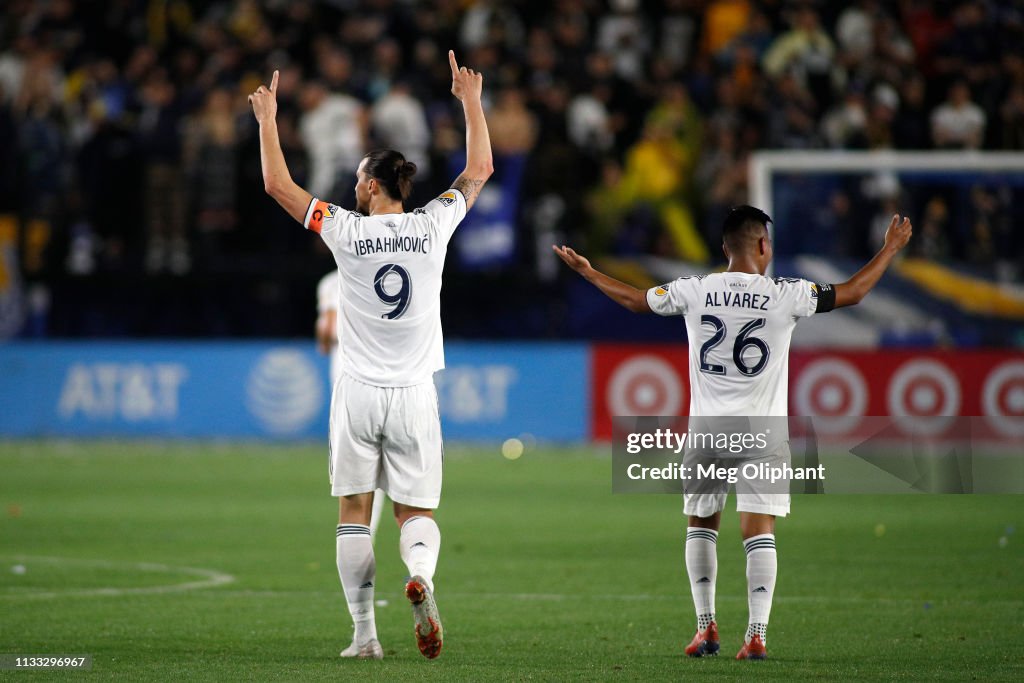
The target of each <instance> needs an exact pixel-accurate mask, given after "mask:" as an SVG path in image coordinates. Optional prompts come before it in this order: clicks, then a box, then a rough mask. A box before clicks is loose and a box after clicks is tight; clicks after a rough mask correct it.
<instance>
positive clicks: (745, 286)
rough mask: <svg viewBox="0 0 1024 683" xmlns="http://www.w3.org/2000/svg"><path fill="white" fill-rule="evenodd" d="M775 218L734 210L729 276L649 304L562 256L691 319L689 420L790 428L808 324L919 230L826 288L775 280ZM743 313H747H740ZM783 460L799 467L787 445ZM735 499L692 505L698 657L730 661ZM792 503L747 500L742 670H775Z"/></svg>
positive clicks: (606, 289)
mask: <svg viewBox="0 0 1024 683" xmlns="http://www.w3.org/2000/svg"><path fill="white" fill-rule="evenodd" d="M770 222H771V218H769V217H768V215H767V214H766V213H764V212H763V211H761V210H760V209H757V208H755V207H752V206H738V207H735V208H733V209H732V210H731V211H730V212H729V214H728V216H727V217H726V219H725V224H724V226H723V231H722V249H723V251H724V252H725V256H726V258H727V259H728V261H729V265H728V268H727V269H726V271H725V272H722V273H712V274H710V275H702V276H696V277H683V278H679V279H678V280H675V281H674V282H670V283H668V284H666V285H662V286H660V287H654V288H651V289H649V290H647V291H646V292H644V291H642V290H639V289H636V288H635V287H631V286H630V285H627V284H625V283H624V282H620V281H618V280H615V279H613V278H611V277H608V276H607V275H604V274H603V273H600V272H598V271H597V270H594V268H592V267H591V265H590V262H589V261H588V260H587V259H586V258H584V257H583V256H581V255H579V254H577V253H576V252H575V251H573V250H572V249H570V248H569V247H566V246H562V247H554V250H555V251H556V252H557V253H558V255H559V256H560V257H561V259H562V260H563V261H565V263H566V264H568V265H569V267H570V268H572V269H573V270H575V271H576V272H578V273H579V274H580V275H582V276H583V277H584V278H585V279H586V280H587V281H588V282H591V283H592V284H594V285H595V286H597V288H598V289H600V290H601V291H602V292H603V293H604V294H606V295H607V296H608V297H610V298H611V299H612V300H614V301H615V302H617V303H619V304H621V305H622V306H624V307H626V308H628V309H629V310H631V311H633V312H635V313H650V312H652V311H653V312H654V313H657V314H659V315H666V316H667V315H681V316H683V318H684V319H685V321H686V335H687V339H688V343H689V366H690V371H689V375H690V416H691V418H692V417H701V416H709V417H710V416H786V415H787V410H788V406H787V404H788V397H789V390H788V385H789V344H790V339H791V337H792V334H793V329H794V327H795V326H796V323H797V320H799V319H800V318H806V317H809V316H811V315H814V314H815V313H824V312H827V311H831V310H832V309H834V308H839V307H842V306H852V305H854V304H857V303H859V302H860V300H861V299H863V298H864V297H865V296H866V295H867V293H868V292H870V291H871V289H872V288H874V286H875V284H877V283H878V280H879V279H880V278H881V277H882V274H883V273H884V272H885V270H886V268H888V266H889V263H890V262H891V261H892V259H893V257H894V256H895V255H896V254H897V252H899V250H900V249H902V248H903V247H905V246H906V244H907V242H908V241H909V240H910V235H911V230H912V228H911V224H910V220H909V219H908V218H903V219H902V221H901V220H900V217H899V216H893V218H892V222H891V223H890V224H889V229H888V230H887V232H886V234H885V245H884V246H883V247H882V249H881V250H880V251H879V252H878V253H877V254H876V255H875V256H874V258H872V259H871V260H870V261H869V262H868V264H867V265H865V266H864V267H863V268H861V269H860V270H859V271H858V272H857V273H856V274H855V275H854V276H853V277H852V278H850V279H849V280H848V281H846V282H844V283H842V284H837V285H829V284H815V283H812V282H808V281H807V280H801V279H795V278H769V277H766V276H765V271H766V270H767V268H768V264H769V263H770V262H771V260H772V242H771V238H770V236H769V234H768V224H769V223H770ZM736 304H739V305H736ZM780 448H781V449H783V452H782V453H777V454H776V455H777V456H779V457H788V454H789V450H788V448H789V446H788V442H787V443H784V444H782V446H781V447H780ZM725 501H726V494H725V493H696V494H685V495H684V502H683V511H684V514H686V515H687V516H688V526H687V530H686V570H687V573H688V574H689V578H690V589H691V592H692V594H693V602H694V606H695V608H696V612H697V633H696V635H695V636H694V637H693V641H692V642H691V643H690V644H689V645H688V646H687V647H686V654H688V655H690V656H692V657H700V656H702V655H714V654H717V653H718V650H719V640H718V626H717V624H716V622H715V580H716V575H717V573H718V555H717V542H718V528H719V525H720V522H721V512H722V510H723V509H724V508H725ZM789 503H790V501H789V494H788V493H765V492H761V493H758V492H757V491H752V492H746V493H739V492H737V495H736V509H737V510H738V511H739V513H740V533H741V535H742V537H743V547H744V550H745V551H746V556H747V604H748V607H749V610H750V613H749V620H748V625H747V632H746V635H745V637H744V644H743V647H742V648H741V649H740V651H739V653H738V654H737V655H736V658H737V659H765V658H766V657H767V656H768V655H767V649H766V646H765V642H766V639H767V633H766V631H767V626H768V616H769V613H770V612H771V607H772V597H773V594H774V591H775V579H776V574H777V560H776V557H777V556H776V551H775V517H777V516H782V517H785V516H786V515H787V514H789Z"/></svg>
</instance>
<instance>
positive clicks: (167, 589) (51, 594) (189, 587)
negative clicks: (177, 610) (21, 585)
mask: <svg viewBox="0 0 1024 683" xmlns="http://www.w3.org/2000/svg"><path fill="white" fill-rule="evenodd" d="M0 560H4V561H14V562H19V563H29V564H30V563H33V562H36V563H44V564H51V565H62V564H63V565H74V566H79V567H97V568H101V569H104V568H105V569H134V570H137V571H140V572H149V573H162V574H184V575H186V576H190V577H195V580H193V581H185V582H183V583H172V584H162V585H158V586H138V587H132V588H116V587H100V588H82V589H69V590H46V591H33V592H25V593H0V600H3V599H7V600H22V599H29V600H32V599H36V600H38V599H49V598H65V597H96V596H107V597H118V596H122V595H156V594H160V593H180V592H184V591H194V590H202V589H204V588H214V587H216V586H226V585H227V584H230V583H234V581H235V577H234V576H232V575H231V574H227V573H225V572H220V571H217V570H215V569H203V568H200V567H175V566H173V565H167V564H157V563H154V562H112V561H109V560H89V559H78V558H74V557H49V556H42V555H3V556H0Z"/></svg>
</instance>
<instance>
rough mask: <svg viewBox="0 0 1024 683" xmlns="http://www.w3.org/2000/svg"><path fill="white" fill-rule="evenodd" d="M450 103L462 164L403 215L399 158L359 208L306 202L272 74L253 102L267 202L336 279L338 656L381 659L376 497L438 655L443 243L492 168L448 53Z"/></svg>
mask: <svg viewBox="0 0 1024 683" xmlns="http://www.w3.org/2000/svg"><path fill="white" fill-rule="evenodd" d="M448 60H449V63H450V66H451V71H452V94H453V95H455V97H456V98H457V99H459V100H460V101H461V102H462V107H463V111H464V113H465V116H466V167H465V170H464V171H463V172H462V174H461V175H459V177H458V178H456V179H455V181H454V182H453V183H452V185H451V187H450V188H449V189H448V190H447V191H445V192H443V193H442V194H441V195H440V196H438V197H437V198H435V199H434V200H432V201H430V202H428V203H427V205H426V206H424V207H423V208H421V209H416V210H415V211H412V212H409V213H405V212H404V210H403V206H402V201H403V200H404V199H405V198H406V197H408V195H409V191H410V189H411V186H412V177H413V174H414V173H415V172H416V166H415V164H412V163H410V162H409V161H406V160H405V157H403V156H402V154H400V153H399V152H396V151H392V150H383V151H376V152H371V153H370V154H367V155H366V157H364V158H363V160H362V161H361V162H360V163H359V168H358V169H356V181H357V182H356V186H355V194H356V210H355V211H346V210H344V209H341V208H340V207H338V206H336V205H334V204H330V203H328V202H327V201H324V199H323V198H317V197H313V196H311V195H310V194H309V193H308V192H306V191H305V190H304V189H302V188H301V187H299V186H298V185H297V184H296V183H295V182H294V181H293V180H292V178H291V175H290V174H289V172H288V167H287V165H286V164H285V160H284V155H283V154H282V152H281V143H280V140H279V138H278V132H277V124H276V120H275V119H276V115H277V83H278V72H276V71H275V72H274V75H273V77H272V79H271V82H270V87H269V88H268V87H265V86H260V87H259V88H258V89H257V90H256V92H254V93H252V94H251V95H250V96H249V101H250V103H251V104H252V108H253V113H254V114H255V116H256V119H257V121H258V122H259V128H260V160H261V162H262V166H263V182H264V185H265V187H266V191H267V193H268V194H270V196H272V197H273V198H274V199H275V200H277V203H278V204H280V205H281V207H282V208H283V209H284V210H285V211H287V212H288V214H289V215H290V216H292V217H293V218H294V219H295V220H297V221H299V222H300V223H302V224H303V226H305V227H306V228H308V229H309V230H312V231H314V232H317V233H319V234H320V236H321V238H322V239H323V240H324V242H325V243H326V244H327V246H328V247H330V249H331V252H332V253H333V254H334V259H335V261H336V262H337V264H338V270H339V271H340V274H341V286H340V302H339V304H340V308H339V315H340V319H341V320H340V323H339V325H338V331H339V335H340V337H339V340H338V343H339V344H340V345H341V348H342V349H343V353H342V359H341V377H340V379H339V380H338V382H337V383H335V385H334V391H333V394H332V397H331V429H330V480H331V491H332V494H333V495H335V496H337V497H338V499H339V517H338V531H337V559H338V574H339V576H340V577H341V583H342V588H343V589H344V592H345V599H346V600H347V602H348V607H349V612H350V614H351V615H352V619H353V622H354V623H355V634H354V636H353V639H352V644H351V645H350V646H349V647H347V648H346V649H345V650H343V651H342V653H341V656H343V657H359V658H364V659H380V658H382V657H383V656H384V652H383V650H382V648H381V645H380V642H379V641H378V640H377V628H376V625H375V621H374V603H373V593H374V583H375V573H376V571H375V566H376V564H375V559H374V553H373V546H372V544H371V542H370V530H369V527H368V526H367V525H368V524H369V521H370V510H371V507H372V504H373V497H374V494H373V492H374V490H376V489H378V488H380V489H382V490H383V491H384V492H386V493H387V495H388V497H389V498H391V500H392V501H394V512H395V520H396V521H397V522H398V525H399V528H400V529H401V533H400V540H399V543H400V553H401V556H402V560H403V561H404V562H405V564H406V566H407V567H408V570H409V574H410V576H411V578H410V579H409V581H408V583H407V584H406V586H405V593H406V597H407V598H408V599H409V601H410V603H411V604H412V608H413V617H414V621H415V634H416V640H417V644H418V646H419V649H420V652H421V653H423V655H424V656H426V657H428V658H434V657H436V656H437V655H438V654H440V652H441V645H442V637H443V630H442V626H441V619H440V616H439V615H438V611H437V606H436V603H435V602H434V584H433V576H434V570H435V568H436V566H437V558H438V553H439V551H440V545H441V533H440V531H439V529H438V526H437V523H436V522H435V521H434V514H433V510H434V509H435V508H436V507H437V505H438V503H439V501H440V496H441V466H442V455H443V453H442V443H441V422H440V418H439V414H438V405H437V392H436V391H435V389H434V383H433V374H434V372H436V371H437V370H440V369H441V368H443V367H444V350H443V346H442V336H441V298H440V297H441V271H442V270H443V268H444V259H445V254H446V252H447V247H448V241H449V239H451V236H452V234H453V233H454V231H455V228H456V227H457V226H458V225H459V223H460V222H461V221H462V219H463V218H464V217H465V215H466V212H467V211H468V210H469V209H470V208H471V207H472V206H473V204H474V202H475V201H476V199H477V196H478V195H479V193H480V189H481V188H482V187H483V185H484V183H485V182H486V181H487V179H488V178H489V177H490V175H491V173H492V171H493V161H492V156H491V143H490V138H489V136H488V133H487V122H486V120H485V119H484V111H483V106H482V105H481V102H480V96H481V91H482V89H483V76H482V75H481V74H479V73H476V72H475V71H473V70H471V69H467V68H466V67H460V66H459V65H458V63H457V62H456V60H455V54H454V52H449V53H448Z"/></svg>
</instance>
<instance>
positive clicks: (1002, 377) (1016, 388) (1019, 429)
mask: <svg viewBox="0 0 1024 683" xmlns="http://www.w3.org/2000/svg"><path fill="white" fill-rule="evenodd" d="M981 405H982V409H983V410H984V411H985V416H986V417H987V418H988V421H989V423H990V424H991V425H992V426H993V427H995V428H996V429H998V430H999V431H1000V432H1002V433H1003V434H1005V435H1007V436H1024V361H1010V362H1008V363H1003V364H1002V365H999V366H997V367H996V368H995V369H994V370H992V372H990V373H989V375H988V377H987V378H986V379H985V388H984V389H982V394H981Z"/></svg>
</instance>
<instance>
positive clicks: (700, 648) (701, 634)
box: [686, 621, 718, 657]
mask: <svg viewBox="0 0 1024 683" xmlns="http://www.w3.org/2000/svg"><path fill="white" fill-rule="evenodd" d="M686 654H687V655H688V656H690V657H713V656H715V655H717V654H718V624H716V623H715V622H713V621H712V622H711V623H710V624H708V627H707V628H706V629H704V630H703V631H697V634H696V635H695V636H694V637H693V640H691V641H690V644H689V645H687V646H686Z"/></svg>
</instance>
